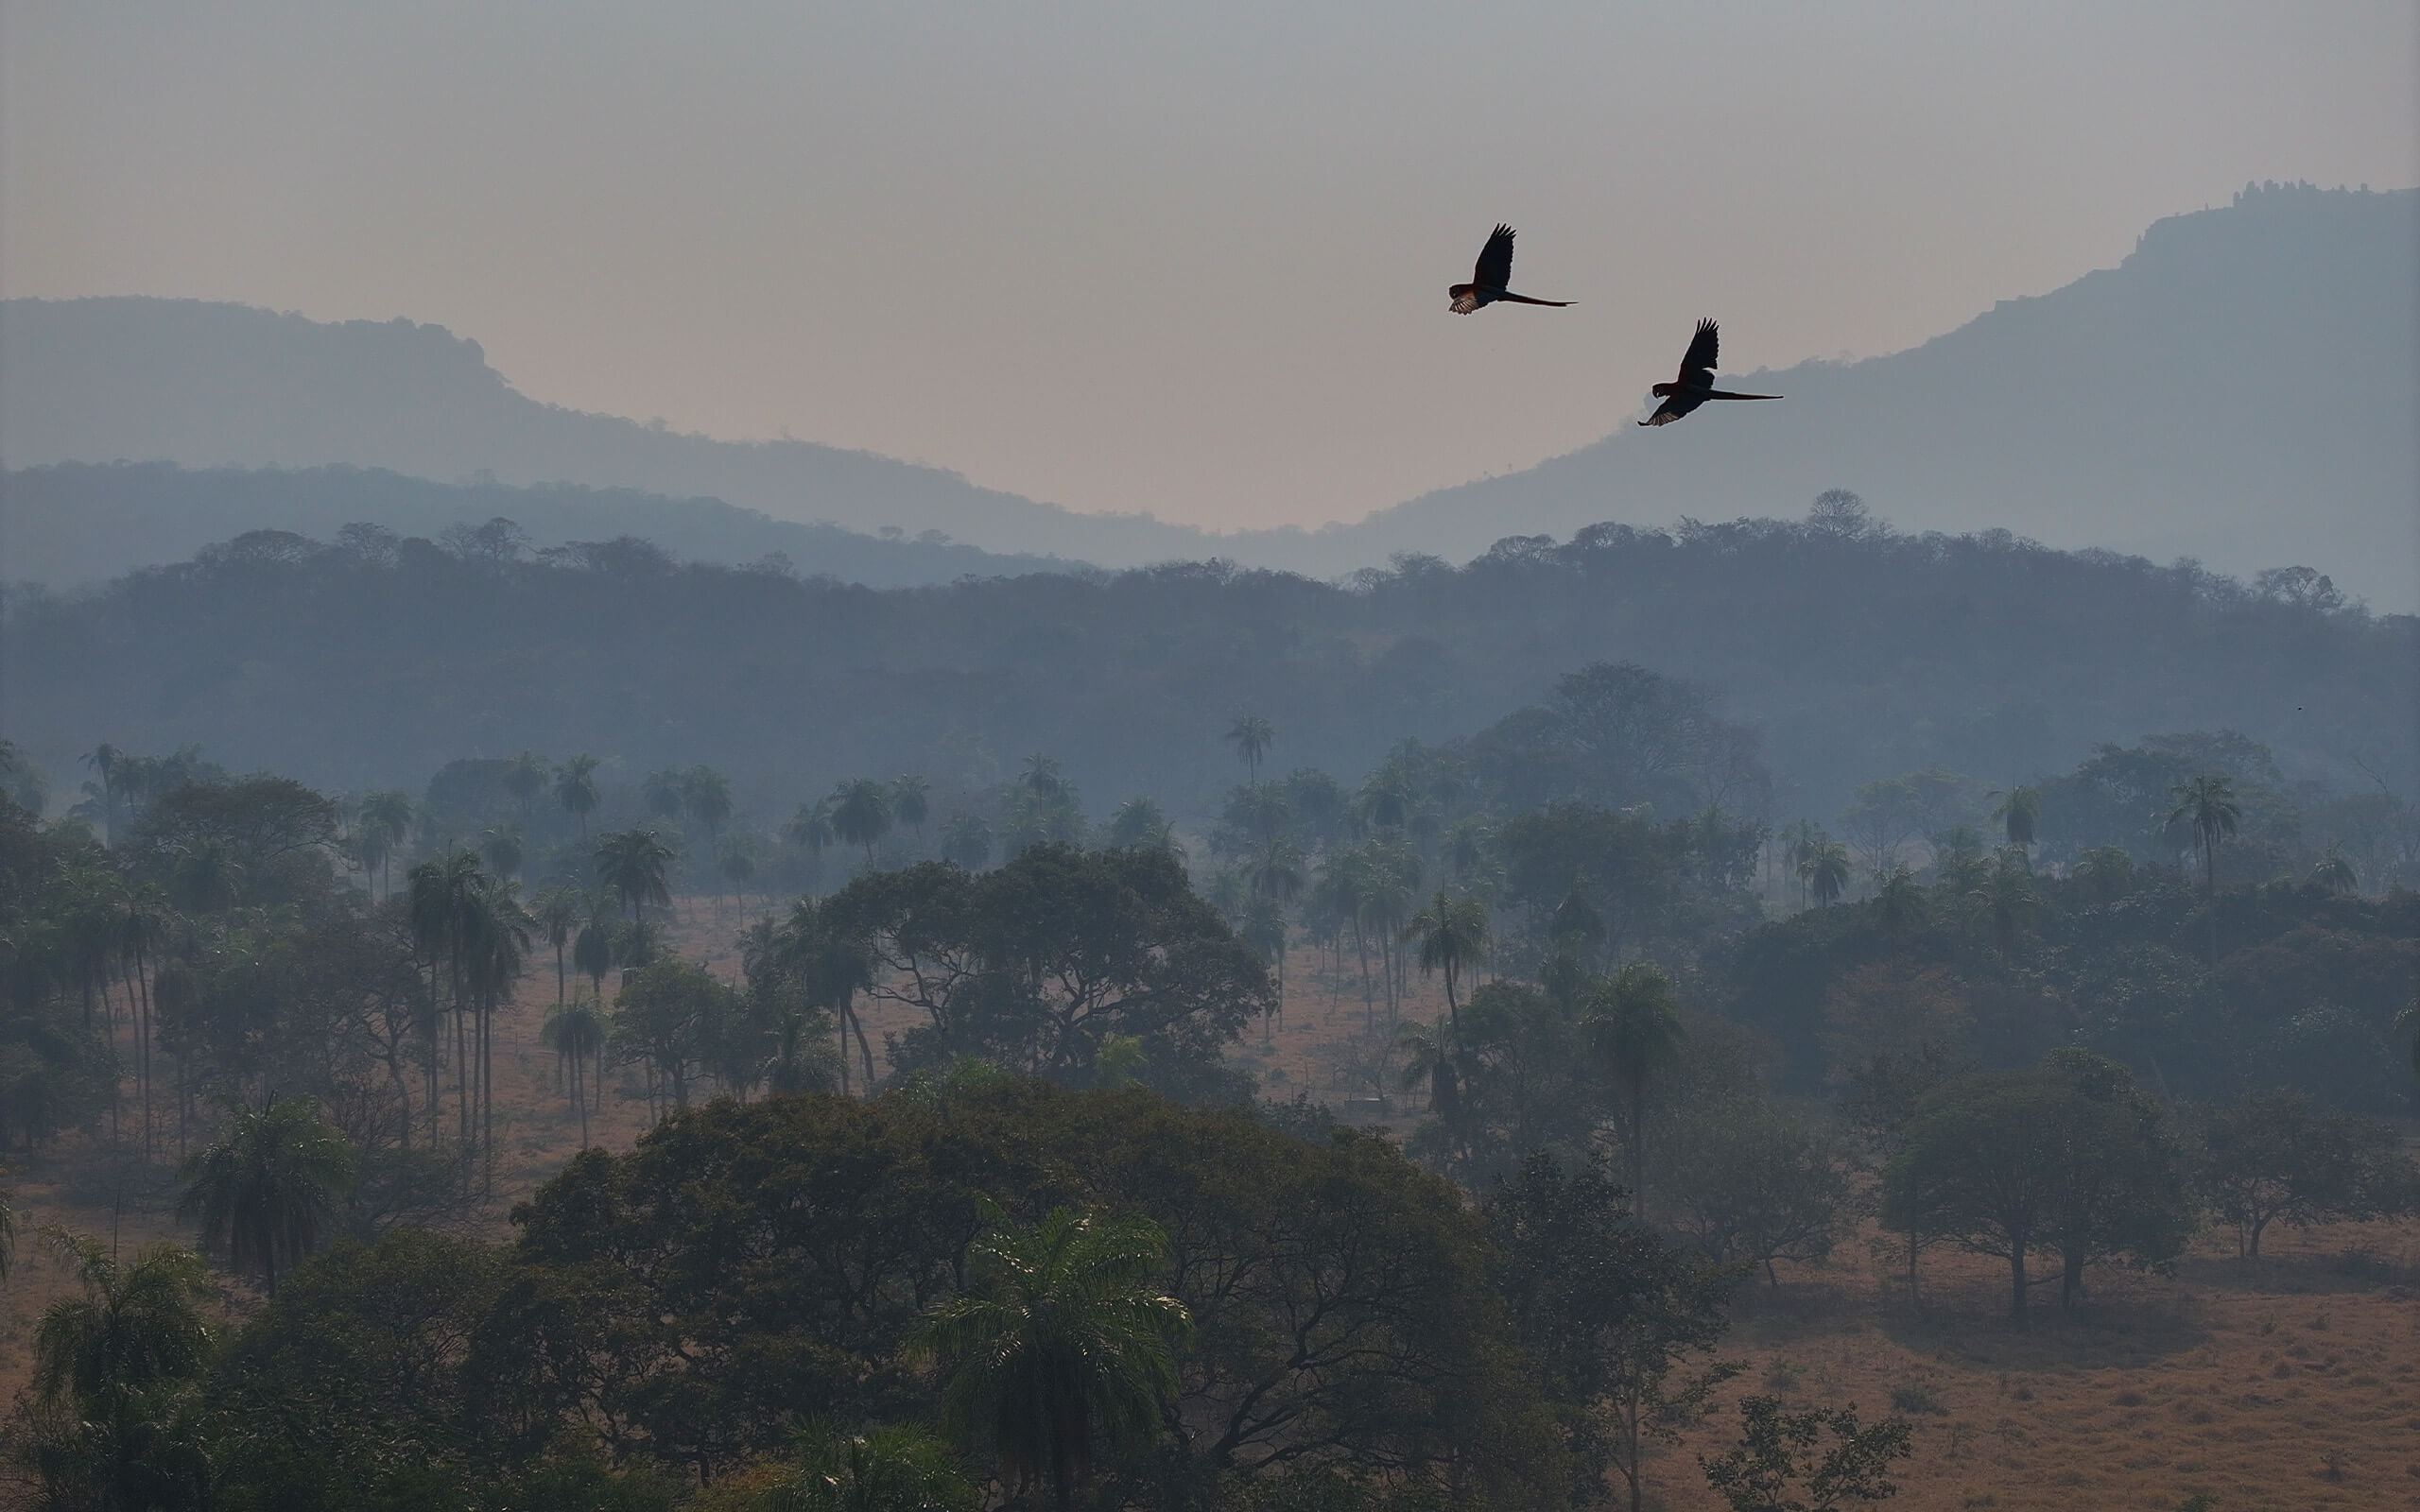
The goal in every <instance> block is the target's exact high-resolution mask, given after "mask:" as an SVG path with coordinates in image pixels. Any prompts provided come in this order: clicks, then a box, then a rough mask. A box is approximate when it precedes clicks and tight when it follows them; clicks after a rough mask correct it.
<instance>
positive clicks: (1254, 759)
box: [1227, 713, 1277, 787]
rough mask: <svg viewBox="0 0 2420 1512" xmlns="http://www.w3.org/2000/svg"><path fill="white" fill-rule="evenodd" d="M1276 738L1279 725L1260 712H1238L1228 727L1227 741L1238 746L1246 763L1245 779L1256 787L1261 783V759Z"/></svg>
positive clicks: (1237, 751) (1238, 751) (1237, 750)
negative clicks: (1262, 715) (1263, 716)
mask: <svg viewBox="0 0 2420 1512" xmlns="http://www.w3.org/2000/svg"><path fill="white" fill-rule="evenodd" d="M1276 739H1277V727H1276V726H1275V725H1272V724H1271V723H1270V722H1269V721H1268V720H1266V719H1264V718H1262V717H1261V716H1260V715H1258V714H1253V713H1246V714H1238V715H1236V722H1235V723H1234V724H1232V725H1229V726H1228V727H1227V743H1228V744H1229V745H1231V746H1233V747H1236V756H1238V757H1240V758H1241V759H1242V761H1243V764H1244V774H1245V780H1246V781H1247V782H1251V783H1252V785H1253V786H1254V787H1257V786H1259V785H1260V759H1261V758H1262V757H1263V756H1266V755H1268V754H1269V747H1270V746H1271V744H1272V743H1274V742H1275V740H1276Z"/></svg>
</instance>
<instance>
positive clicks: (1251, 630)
mask: <svg viewBox="0 0 2420 1512" xmlns="http://www.w3.org/2000/svg"><path fill="white" fill-rule="evenodd" d="M2414 637H2415V622H2414V621H2413V620H2411V619H2410V618H2408V617H2397V616H2391V617H2386V618H2379V617H2376V616H2373V615H2371V614H2369V613H2367V612H2365V611H2362V610H2359V609H2357V608H2347V607H2344V606H2343V605H2342V602H2341V597H2340V595H2338V594H2336V593H2334V591H2333V589H2332V587H2331V586H2330V585H2329V584H2328V583H2327V581H2326V579H2325V577H2324V576H2321V575H2319V574H2317V573H2312V572H2289V573H2279V574H2273V575H2270V576H2264V577H2263V578H2262V579H2260V580H2259V581H2258V582H2256V583H2254V584H2244V583H2240V582H2237V581H2235V580H2232V579H2228V578H2223V577H2218V576H2211V575H2209V574H2206V573H2204V572H2200V571H2198V570H2194V569H2190V568H2185V567H2156V566H2153V565H2152V564H2151V563H2149V562H2146V561H2142V560H2140V559H2133V558H2118V557H2112V556H2109V555H2106V554H2100V553H2082V554H2071V553H2061V552H2055V551H2049V550H2045V549H2043V548H2041V547H2038V546H2035V545H2031V544H2030V543H2027V542H2025V541H2018V540H2015V539H2014V538H2011V537H2009V536H2006V535H2005V534H2001V533H1987V534H1985V535H1981V536H1974V537H1943V536H1900V535H1895V534H1893V533H1891V532H1889V531H1887V530H1885V529H1883V528H1880V527H1878V526H1876V525H1875V524H1871V523H1870V522H1868V521H1867V520H1865V519H1864V517H1863V515H1862V513H1861V512H1860V510H1859V509H1858V507H1857V505H1856V503H1855V501H1853V500H1842V499H1834V500H1830V501H1828V502H1827V503H1826V504H1825V505H1824V507H1823V508H1822V509H1821V510H1819V511H1818V513H1817V515H1816V516H1814V517H1811V518H1810V519H1809V521H1807V522H1804V523H1787V522H1778V521H1738V522H1734V523H1732V524H1722V525H1698V524H1690V525H1687V526H1685V527H1684V528H1683V529H1681V530H1679V531H1677V532H1670V533H1667V532H1657V531H1637V530H1633V529H1630V528H1628V527H1623V526H1600V527H1596V528H1593V529H1590V530H1585V531H1582V532H1581V533H1580V534H1579V535H1578V536H1577V537H1575V538H1574V539H1573V540H1572V541H1567V542H1564V543H1561V544H1557V543H1555V542H1553V541H1548V540H1547V539H1544V538H1529V539H1518V540H1510V541H1503V542H1499V543H1498V545H1497V546H1496V548H1495V549H1494V550H1493V551H1491V552H1489V553H1488V554H1487V555H1485V556H1483V557H1481V558H1478V560H1476V561H1473V562H1471V563H1470V564H1469V565H1467V566H1465V567H1461V568H1456V567H1453V566H1450V565H1448V564H1446V563H1444V562H1443V561H1439V560H1436V559H1434V558H1404V559H1402V560H1401V561H1399V562H1398V564H1397V565H1396V567H1395V568H1393V569H1392V570H1388V571H1374V572H1367V573H1364V574H1361V575H1359V576H1357V577H1356V578H1354V579H1352V580H1351V581H1350V582H1349V583H1347V584H1345V585H1342V586H1331V585H1327V584H1322V583H1317V582H1313V581H1310V580H1307V579H1305V578H1301V577H1295V576H1287V575H1284V574H1277V573H1267V572H1253V571H1243V570H1238V569H1236V568H1233V567H1230V566H1226V565H1222V564H1218V563H1208V564H1203V563H1192V564H1177V565H1170V566H1165V567H1159V568H1152V569H1148V570H1143V571H1137V572H1132V573H1125V574H1115V575H1112V574H1101V573H1080V574H1076V575H1072V576H1023V577H1015V578H994V579H986V580H970V581H965V582H960V583H955V584H951V585H948V586H943V587H927V588H915V589H905V590H894V591H889V592H877V591H874V590H871V589H867V588H863V587H855V586H844V585H839V584H835V583H831V582H825V581H814V580H802V579H800V578H797V577H795V576H789V575H787V574H785V573H783V572H781V571H779V570H776V569H775V568H772V567H763V568H756V569H731V568H724V567H717V566H702V565H696V564H681V563H677V562H675V561H673V560H672V559H670V558H668V557H667V556H666V554H665V553H663V552H662V551H660V550H658V549H657V548H655V547H653V546H650V545H648V544H647V543H645V542H643V541H617V542H613V543H608V544H604V545H595V546H588V547H580V548H575V549H572V550H569V551H558V552H554V553H549V554H546V555H544V556H541V557H534V558H533V557H530V556H527V555H526V554H521V553H520V552H519V550H518V547H517V546H516V545H515V543H514V542H513V541H510V540H509V539H503V538H498V539H497V540H496V541H492V542H489V543H488V544H487V545H482V544H481V543H480V542H479V541H473V540H468V539H465V540H462V541H457V542H456V549H446V548H443V547H440V546H438V545H434V544H431V543H430V542H428V541H418V540H410V539H405V540H395V539H392V538H391V537H390V536H389V535H383V534H380V533H378V532H375V531H369V532H355V533H354V534H353V535H351V536H349V537H348V538H347V539H346V540H345V541H342V542H341V543H338V544H334V545H330V544H321V543H317V542H314V541H309V540H306V539H303V538H302V537H299V536H293V535H281V534H274V533H270V534H261V535H255V536H250V537H246V538H244V539H242V540H239V541H233V542H231V543H228V544H225V545H222V546H217V547H214V548H211V549H210V550H208V551H206V552H204V553H203V554H202V555H201V556H200V557H199V558H197V559H195V560H194V561H191V562H189V563H185V564H182V565H179V566H175V567H171V568H164V569H159V570H154V571H147V572H143V573H138V574H136V575H134V576H130V577H128V578H125V579H123V580H121V581H118V582H116V583H113V584H112V585H110V586H109V587H108V588H107V589H106V590H103V591H101V592H97V593H92V594H89V595H80V596H76V597H69V598H58V597H46V596H43V595H39V594H36V595H24V594H21V595H19V596H18V597H17V598H16V599H15V600H14V601H13V602H12V603H11V605H10V608H9V622H8V635H7V644H6V646H5V648H0V656H5V659H6V660H5V662H0V671H5V674H6V678H7V686H8V689H9V696H8V700H7V704H6V708H5V711H0V718H5V721H6V729H5V733H6V734H7V736H8V737H9V738H10V739H12V740H15V741H17V742H19V743H20V744H22V745H23V746H25V747H26V748H27V749H29V750H30V751H31V752H33V753H34V754H35V755H36V756H37V757H38V758H39V760H40V761H41V762H43V764H44V765H47V766H49V767H51V768H52V769H54V770H57V771H61V772H63V771H65V770H67V768H68V764H69V763H71V762H72V761H73V760H74V759H75V757H76V755H77V754H78V752H83V751H89V750H90V749H91V748H92V747H94V746H95V744H96V743H97V742H101V741H105V740H106V741H111V742H114V743H115V744H117V745H118V746H120V747H126V748H130V749H138V750H167V749H172V748H174V747H180V746H182V745H186V744H192V743H199V745H200V746H201V747H204V748H205V749H206V750H207V751H208V752H209V754H210V755H211V756H212V757H213V758H214V759H216V760H218V761H220V762H223V763H226V764H228V765H231V766H233V767H235V768H237V769H243V768H247V767H252V766H264V765H265V766H271V767H275V768H277V769H280V770H287V771H292V772H295V773H297V774H298V775H301V776H303V777H305V778H307V779H308V780H311V781H314V782H323V783H328V784H331V785H335V786H340V787H345V788H355V789H357V788H361V787H365V786H376V785H390V784H408V785H416V784H418V783H420V782H423V781H425V779H426V777H427V774H429V773H430V772H432V771H434V770H435V769H437V768H438V767H440V766H441V765H444V764H446V763H447V762H450V761H453V760H455V759H457V758H460V757H464V756H477V755H485V756H504V755H510V753H512V752H514V751H516V750H520V749H524V748H533V749H540V750H553V751H558V752H561V751H567V750H588V751H593V752H595V753H596V754H597V755H599V756H600V757H606V758H617V759H618V760H619V761H620V762H621V763H622V764H623V769H625V770H627V771H630V772H633V773H635V772H636V771H640V770H644V769H646V768H648V767H650V766H655V765H663V764H665V763H666V762H680V763H684V764H685V763H690V762H697V761H708V762H711V763H713V764H715V765H717V766H718V767H720V768H722V769H724V770H726V771H728V772H730V773H731V774H732V777H733V779H734V781H735V784H736V789H737V792H738V794H739V797H740V801H741V803H742V805H743V806H744V807H748V808H751V809H753V810H756V811H759V812H761V813H765V814H779V813H786V812H787V810H788V809H789V808H790V807H791V806H792V805H794V804H795V803H797V802H798V801H799V800H800V799H803V798H806V797H811V796H813V795H816V794H819V793H821V792H822V791H824V790H825V789H826V788H828V787H829V786H830V785H831V783H832V782H834V781H836V780H837V779H838V778H840V777H843V776H847V775H854V774H860V773H867V772H872V773H893V772H899V771H910V770H913V771H924V772H927V773H929V774H931V775H932V777H933V779H934V781H935V782H937V783H940V784H942V785H943V786H944V787H952V788H974V787H981V786H984V785H986V784H989V783H991V782H996V781H997V780H998V779H999V777H1000V776H1001V775H1002V774H1004V773H1005V772H1007V771H1008V770H1009V769H1011V767H1013V766H1014V765H1015V764H1016V763H1017V762H1019V761H1020V760H1022V759H1023V758H1024V757H1025V756H1026V755H1027V754H1028V753H1029V752H1034V751H1043V752H1046V753H1048V754H1050V755H1052V756H1053V757H1055V758H1057V759H1058V760H1059V761H1061V762H1062V763H1063V764H1064V765H1065V769H1066V771H1067V772H1068V774H1069V776H1070V777H1071V778H1072V779H1073V781H1074V782H1076V783H1077V784H1078V786H1079V787H1080V790H1081V791H1082V792H1084V793H1086V794H1089V795H1091V796H1092V798H1093V799H1095V800H1096V801H1097V802H1099V803H1104V804H1114V803H1115V801H1116V800H1118V799H1122V798H1124V797H1127V796H1129V795H1132V794H1134V793H1141V792H1148V793H1151V794H1153V795H1155V796H1157V797H1159V798H1160V799H1162V800H1163V801H1165V802H1167V803H1168V804H1169V805H1170V806H1171V808H1172V809H1173V810H1175V811H1176V812H1180V813H1201V812H1205V811H1206V808H1207V806H1208V805H1209V804H1210V803H1211V802H1212V801H1213V800H1214V799H1216V797H1217V795H1219V793H1220V792H1221V791H1223V789H1224V788H1225V786H1226V785H1227V783H1228V782H1229V781H1230V780H1231V777H1232V771H1233V765H1232V758H1231V757H1230V755H1229V753H1228V752H1227V751H1226V750H1225V749H1224V747H1221V746H1220V744H1219V731H1220V730H1223V729H1224V728H1225V727H1226V722H1227V721H1228V719H1229V718H1230V717H1232V716H1233V715H1235V714H1236V713H1239V712H1242V711H1244V710H1246V709H1250V710H1253V711H1257V712H1258V713H1262V714H1264V715H1265V716H1267V717H1269V718H1270V719H1271V720H1273V721H1274V722H1275V725H1276V728H1277V729H1278V730H1280V731H1282V734H1281V736H1280V738H1279V741H1278V744H1277V745H1276V747H1274V749H1273V751H1272V754H1271V759H1272V760H1273V761H1277V762H1280V763H1282V764H1283V765H1285V766H1287V767H1291V766H1295V765H1312V766H1319V767H1324V768H1327V769H1330V770H1333V771H1337V772H1342V773H1352V772H1358V771H1362V770H1365V769H1367V768H1368V767H1370V766H1371V765H1374V763H1375V762H1376V761H1377V759H1378V758H1379V757H1380V756H1381V755H1382V754H1383V753H1384V752H1385V751H1386V750H1387V749H1388V748H1389V747H1392V745H1393V744H1394V743H1395V742H1397V741H1399V740H1402V739H1405V738H1415V739H1418V740H1421V741H1424V742H1428V743H1432V744H1434V743H1438V742H1443V741H1447V740H1451V739H1455V738H1457V737H1461V736H1465V735H1469V734H1471V733H1473V732H1475V731H1478V730H1480V729H1482V728H1483V727H1485V726H1487V725H1489V724H1490V723H1491V722H1493V721H1495V720H1496V719H1498V718H1501V717H1502V716H1504V715H1505V714H1507V713H1511V712H1512V711H1513V710H1515V709H1517V708H1520V707H1522V706H1524V705H1528V704H1533V703H1536V702H1538V701H1540V700H1541V699H1542V698H1543V696H1545V695H1546V694H1547V691H1548V690H1549V689H1550V688H1551V687H1552V686H1553V685H1554V683H1555V681H1556V679H1558V678H1559V677H1561V676H1562V675H1564V674H1566V673H1569V672H1573V671H1576V670H1578V669H1580V668H1582V667H1583V666H1586V665H1588V664H1590V663H1593V662H1637V663H1640V664H1641V665H1643V666H1645V667H1647V668H1649V669H1651V670H1652V671H1653V672H1655V673H1657V674H1659V675H1661V676H1662V677H1665V678H1668V679H1681V680H1683V681H1685V682H1688V683H1693V684H1697V685H1700V686H1702V687H1703V690H1704V692H1705V694H1706V696H1709V697H1710V698H1712V699H1713V700H1714V702H1715V705H1716V706H1717V707H1718V708H1719V709H1720V712H1721V713H1722V715H1723V717H1724V718H1726V719H1728V720H1729V721H1732V722H1734V723H1736V724H1738V725H1740V726H1742V727H1744V728H1745V730H1747V731H1748V732H1749V738H1751V739H1753V740H1755V741H1758V742H1760V743H1761V760H1762V762H1763V763H1764V764H1765V765H1766V766H1767V767H1768V768H1769V769H1770V771H1771V773H1772V783H1773V785H1772V792H1771V796H1770V798H1763V799H1758V800H1757V802H1756V803H1755V804H1754V805H1752V807H1754V808H1755V809H1756V810H1757V812H1759V813H1760V815H1761V816H1766V817H1771V818H1772V819H1774V820H1776V821H1780V820H1786V819H1789V818H1791V817H1795V816H1802V815H1811V816H1817V817H1828V816H1832V815H1834V814H1836V813H1838V812H1839V811H1840V809H1841V806H1842V805H1843V804H1845V803H1846V802H1847V801H1848V800H1849V798H1850V796H1851V793H1852V791H1853V790H1854V788H1855V787H1856V786H1857V785H1858V783H1860V782H1867V781H1870V780H1873V779H1876V778H1877V777H1882V776H1887V775H1890V774H1892V773H1896V772H1904V771H1912V770H1916V769H1920V768H1925V767H1928V766H1933V765H1945V766H1948V767H1951V768H1954V769H1956V770H1957V771H1960V772H1962V773H1964V774H1966V775H1967V776H1969V777H1971V778H1974V779H1976V780H1978V781H1980V782H1984V783H1986V784H1997V785H2001V786H2006V785H2009V784H2013V783H2014V782H2021V781H2025V780H2027V779H2029V778H2031V777H2034V776H2038V775H2041V774H2046V773H2049V772H2055V771H2061V770H2065V769H2066V768H2068V767H2071V766H2073V765H2075V764H2076V763H2077V762H2079V761H2081V760H2083V758H2085V757H2086V756H2087V755H2089V754H2090V752H2091V751H2092V749H2093V747H2096V746H2097V745H2099V744H2100V743H2104V742H2115V743H2118V744H2121V745H2131V744H2133V743H2135V741H2137V740H2139V739H2140V738H2141V737H2143V736H2145V735H2147V734H2155V733H2161V732H2168V731H2176V730H2216V729H2232V730H2238V731H2240V732H2242V733H2243V734H2244V735H2247V736H2249V737H2251V738H2253V739H2255V740H2256V741H2259V742H2261V743H2263V744H2265V745H2267V746H2268V747H2272V748H2273V750H2274V751H2275V753H2276V756H2277V760H2278V762H2279V764H2280V766H2281V768H2282V770H2283V772H2284V774H2285V776H2286V778H2287V779H2288V780H2308V779H2321V780H2325V781H2328V782H2333V783H2335V784H2336V785H2337V786H2338V787H2340V788H2342V789H2345V790H2348V791H2349V790H2352V789H2355V788H2371V787H2373V786H2374V785H2375V783H2377V782H2382V783H2384V784H2385V785H2386V786H2387V787H2388V788H2389V789H2391V790H2393V791H2394V792H2396V793H2399V794H2405V795H2409V794H2410V793H2411V792H2412V791H2414V790H2415V788H2420V781H2415V778H2416V777H2420V773H2415V763H2414V730H2413V725H2412V720H2411V703H2410V690H2411V676H2412V668H2413V666H2414V664H2415V661H2414V659H2415V655H2420V648H2415V644H2414ZM1668 801H1670V800H1668Z"/></svg>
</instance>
